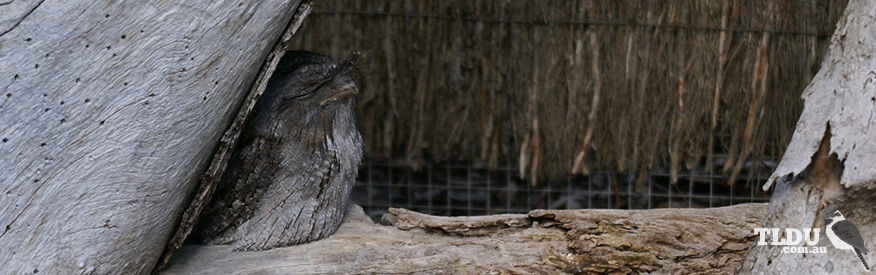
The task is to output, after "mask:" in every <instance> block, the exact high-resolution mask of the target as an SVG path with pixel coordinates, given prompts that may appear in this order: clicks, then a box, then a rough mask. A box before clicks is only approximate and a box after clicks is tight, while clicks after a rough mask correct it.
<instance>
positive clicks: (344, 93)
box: [319, 83, 359, 106]
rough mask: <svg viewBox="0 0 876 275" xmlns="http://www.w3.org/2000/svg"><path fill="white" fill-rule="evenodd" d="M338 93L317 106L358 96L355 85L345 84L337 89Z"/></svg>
mask: <svg viewBox="0 0 876 275" xmlns="http://www.w3.org/2000/svg"><path fill="white" fill-rule="evenodd" d="M337 91H338V92H337V93H336V94H334V95H332V96H329V97H327V98H325V99H323V100H322V101H320V102H319V106H323V105H326V104H329V103H332V102H335V101H339V100H343V99H347V98H349V97H353V96H356V95H357V94H359V89H357V88H356V85H354V84H353V83H348V84H345V85H344V86H341V87H338V90H337Z"/></svg>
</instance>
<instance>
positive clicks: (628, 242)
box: [164, 204, 766, 274]
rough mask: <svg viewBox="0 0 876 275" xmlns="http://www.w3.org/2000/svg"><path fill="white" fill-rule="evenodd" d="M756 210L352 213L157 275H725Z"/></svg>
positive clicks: (195, 256)
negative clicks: (284, 239) (284, 238)
mask: <svg viewBox="0 0 876 275" xmlns="http://www.w3.org/2000/svg"><path fill="white" fill-rule="evenodd" d="M765 211H766V205H765V204H745V205H737V206H731V207H721V208H711V209H656V210H626V211H625V210H535V211H532V212H530V213H528V214H508V215H493V216H477V217H436V216H430V215H425V214H420V213H416V212H411V211H408V210H404V209H394V208H391V209H390V214H388V215H386V216H384V221H386V222H387V223H391V224H392V226H382V225H376V224H374V223H372V222H371V220H370V219H369V218H368V217H367V216H365V215H364V213H363V212H362V210H361V208H359V207H358V206H352V207H351V208H350V209H349V212H348V214H347V218H346V220H345V222H344V223H343V224H342V225H341V228H340V229H339V230H338V231H337V233H336V234H334V235H332V236H331V237H329V238H326V239H324V240H321V241H316V242H312V243H308V244H303V245H298V246H292V247H284V248H275V249H272V250H267V251H258V252H234V251H233V249H232V246H227V245H218V246H197V245H187V246H184V247H183V249H182V250H181V251H180V253H178V255H177V256H176V257H174V258H173V259H172V260H171V262H170V264H169V266H168V268H167V269H166V270H165V271H164V273H165V274H210V273H229V272H230V273H235V274H241V273H246V274H250V273H286V274H304V273H335V274H369V273H384V274H385V273H401V274H409V273H450V274H456V273H463V274H484V273H497V272H498V273H520V274H530V273H551V274H555V273H582V272H588V273H590V272H599V273H603V272H609V273H631V272H633V273H635V272H641V273H647V272H657V273H701V274H705V273H715V272H718V273H728V272H732V271H733V269H735V268H736V267H737V266H739V265H740V264H741V261H742V256H743V253H744V252H745V250H746V249H747V248H749V247H750V246H752V245H753V244H754V242H756V241H757V240H756V235H755V234H753V228H755V227H759V226H760V220H761V217H762V216H763V215H764V213H765Z"/></svg>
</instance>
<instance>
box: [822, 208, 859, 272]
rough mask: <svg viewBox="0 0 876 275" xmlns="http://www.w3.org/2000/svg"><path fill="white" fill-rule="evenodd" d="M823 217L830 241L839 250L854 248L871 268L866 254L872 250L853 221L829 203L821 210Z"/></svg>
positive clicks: (856, 253)
mask: <svg viewBox="0 0 876 275" xmlns="http://www.w3.org/2000/svg"><path fill="white" fill-rule="evenodd" d="M821 217H822V218H824V224H825V226H824V227H825V232H826V234H827V238H828V239H829V240H830V243H831V244H833V246H834V247H836V248H837V249H839V250H854V252H855V255H858V259H860V260H861V264H862V265H864V269H866V270H868V271H869V270H870V266H869V265H868V264H867V260H866V259H864V255H867V253H869V252H870V251H869V250H867V247H866V246H865V245H864V238H862V237H861V232H860V231H858V228H857V227H855V225H854V224H852V222H850V221H849V220H846V217H845V216H843V213H840V211H839V210H838V209H837V208H836V206H833V205H828V206H827V207H825V208H824V210H823V211H821Z"/></svg>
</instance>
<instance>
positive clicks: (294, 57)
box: [269, 51, 361, 108]
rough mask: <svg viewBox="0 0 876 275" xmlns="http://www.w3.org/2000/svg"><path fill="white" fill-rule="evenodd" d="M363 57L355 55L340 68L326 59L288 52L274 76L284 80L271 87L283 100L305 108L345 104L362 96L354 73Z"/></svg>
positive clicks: (306, 53)
mask: <svg viewBox="0 0 876 275" xmlns="http://www.w3.org/2000/svg"><path fill="white" fill-rule="evenodd" d="M360 56H361V55H360V54H359V52H358V51H355V52H353V53H351V54H350V56H349V57H348V58H347V60H346V61H344V62H343V63H341V64H337V63H336V62H334V61H332V60H331V59H329V58H328V57H326V56H323V55H319V54H315V53H311V52H304V51H292V52H288V53H287V54H286V56H284V57H283V60H282V61H281V64H280V65H279V66H278V68H277V72H276V73H275V75H279V76H281V77H280V78H278V79H275V80H274V81H273V82H274V83H271V84H273V85H275V88H276V90H278V91H280V93H282V95H280V98H279V99H280V100H282V101H284V102H286V103H294V104H295V105H298V106H302V107H305V108H308V107H311V108H316V107H326V106H328V105H330V104H331V103H335V102H346V101H348V100H346V99H349V98H352V97H354V96H355V95H356V94H358V93H359V89H358V88H357V87H356V84H355V83H354V82H353V76H352V70H353V69H355V67H356V65H357V64H358V63H359V59H360ZM282 76H285V77H282ZM269 90H271V89H270V88H269Z"/></svg>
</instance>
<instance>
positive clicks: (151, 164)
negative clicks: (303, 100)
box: [0, 0, 298, 274]
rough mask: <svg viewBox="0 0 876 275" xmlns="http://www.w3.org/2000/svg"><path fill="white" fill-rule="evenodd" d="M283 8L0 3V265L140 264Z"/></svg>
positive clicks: (75, 268) (158, 240) (239, 94)
mask: <svg viewBox="0 0 876 275" xmlns="http://www.w3.org/2000/svg"><path fill="white" fill-rule="evenodd" d="M297 4H298V1H297V0H288V1H267V2H246V1H244V2H240V1H217V2H186V1H158V2H141V1H12V2H11V3H7V4H6V5H0V87H2V88H0V89H2V94H0V138H2V143H0V152H3V153H2V154H0V165H2V166H3V168H4V172H3V175H2V177H0V263H3V264H2V265H0V273H4V274H6V273H9V274H18V273H25V272H28V273H31V272H33V273H36V272H49V273H97V274H108V273H131V272H148V271H149V270H151V269H152V267H153V266H154V264H155V262H156V260H157V259H158V257H159V254H160V253H161V250H162V248H163V247H164V244H165V241H166V240H167V239H168V237H169V236H170V233H171V230H172V229H173V227H174V226H175V224H176V222H177V221H178V220H177V217H179V216H178V215H179V214H180V212H181V211H182V208H183V206H184V205H183V203H184V200H185V199H186V198H187V197H188V195H189V194H190V192H191V191H192V188H193V187H194V184H195V183H196V182H197V179H198V176H199V175H200V172H201V171H203V169H204V168H205V166H206V164H207V161H209V157H210V156H211V153H212V152H213V150H214V149H215V145H216V142H217V141H218V140H219V137H220V136H221V134H222V132H223V131H224V130H225V129H226V127H227V125H228V123H229V122H230V120H231V118H232V117H233V114H234V113H235V112H236V111H237V109H238V106H240V103H241V101H242V100H243V98H244V95H245V91H246V90H247V89H248V88H249V87H250V85H251V84H252V82H253V79H254V78H255V76H256V74H257V73H258V70H259V68H260V67H261V66H260V65H261V64H262V62H264V60H265V57H266V56H267V55H268V52H269V51H270V49H271V46H273V45H274V44H275V43H276V41H277V38H278V37H279V36H280V35H281V34H282V32H283V30H284V29H285V27H286V26H287V24H288V23H289V19H290V18H291V17H292V15H293V12H294V10H295V8H296V6H297Z"/></svg>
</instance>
